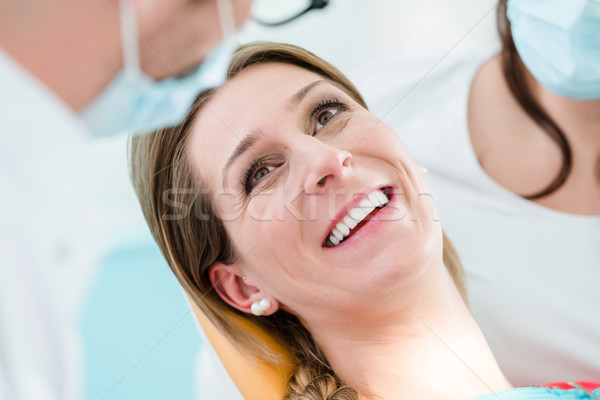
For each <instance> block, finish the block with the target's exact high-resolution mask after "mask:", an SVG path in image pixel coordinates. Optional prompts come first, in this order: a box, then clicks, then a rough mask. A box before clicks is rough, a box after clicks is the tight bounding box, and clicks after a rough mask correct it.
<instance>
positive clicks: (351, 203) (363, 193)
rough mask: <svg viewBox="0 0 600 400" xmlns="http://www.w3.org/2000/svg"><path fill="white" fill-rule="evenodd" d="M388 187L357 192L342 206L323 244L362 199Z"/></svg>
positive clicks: (383, 186) (329, 227) (380, 186)
mask: <svg viewBox="0 0 600 400" xmlns="http://www.w3.org/2000/svg"><path fill="white" fill-rule="evenodd" d="M386 187H390V186H389V185H379V186H374V187H370V188H368V189H364V190H361V191H359V192H355V193H354V194H353V195H352V199H351V200H350V201H348V202H347V203H346V204H344V205H343V206H342V208H341V209H340V210H339V211H338V212H337V214H336V215H335V218H334V219H333V220H332V221H331V223H330V224H329V226H328V228H327V231H326V232H325V237H324V238H323V240H322V241H321V243H325V241H326V240H327V238H328V237H329V235H330V234H331V231H332V230H333V228H335V226H336V225H337V224H338V223H339V222H340V221H341V220H342V219H343V218H344V217H345V216H346V215H348V213H349V212H350V210H352V208H354V207H355V206H357V205H358V204H359V203H360V202H361V200H362V199H364V198H366V197H367V196H368V195H369V194H370V193H372V192H373V191H375V190H382V189H384V188H386Z"/></svg>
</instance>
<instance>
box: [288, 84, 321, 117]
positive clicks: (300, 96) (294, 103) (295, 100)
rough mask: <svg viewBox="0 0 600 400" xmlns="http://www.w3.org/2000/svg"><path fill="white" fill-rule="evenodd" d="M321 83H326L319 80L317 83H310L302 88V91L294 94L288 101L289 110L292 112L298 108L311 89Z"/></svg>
mask: <svg viewBox="0 0 600 400" xmlns="http://www.w3.org/2000/svg"><path fill="white" fill-rule="evenodd" d="M323 82H328V81H327V80H325V79H320V80H318V81H314V82H311V83H309V84H308V85H306V86H304V87H303V88H302V89H300V90H298V91H297V92H296V94H294V95H293V96H292V98H291V99H290V103H289V104H290V109H292V110H294V109H296V108H298V106H299V105H300V103H302V100H304V98H305V97H306V95H307V94H308V92H310V90H311V89H312V88H314V87H315V86H317V85H318V84H320V83H323Z"/></svg>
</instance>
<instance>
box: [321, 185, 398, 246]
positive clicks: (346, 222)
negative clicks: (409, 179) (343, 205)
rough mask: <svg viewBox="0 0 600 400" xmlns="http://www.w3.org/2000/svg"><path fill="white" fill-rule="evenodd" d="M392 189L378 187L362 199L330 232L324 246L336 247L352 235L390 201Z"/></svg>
mask: <svg viewBox="0 0 600 400" xmlns="http://www.w3.org/2000/svg"><path fill="white" fill-rule="evenodd" d="M390 194H391V193H390V190H389V189H387V188H381V189H376V190H374V191H372V192H371V193H370V194H369V195H368V196H367V197H365V198H364V199H362V200H361V201H360V203H358V205H356V206H354V207H352V209H351V210H350V211H349V212H348V214H347V215H345V216H344V217H343V218H342V219H341V220H340V221H339V222H338V223H337V224H336V225H335V227H334V228H333V229H332V230H331V232H329V235H328V237H327V239H326V240H325V243H324V244H323V246H324V247H335V246H337V245H339V244H340V243H342V242H343V241H344V240H346V239H347V238H349V237H350V236H352V235H353V234H354V233H355V232H356V231H358V230H359V229H360V228H361V227H362V226H363V225H364V224H365V223H367V222H368V221H369V220H370V219H371V218H372V217H373V215H375V214H376V213H377V212H379V210H380V209H382V208H384V207H385V206H386V205H387V204H388V203H389V202H390Z"/></svg>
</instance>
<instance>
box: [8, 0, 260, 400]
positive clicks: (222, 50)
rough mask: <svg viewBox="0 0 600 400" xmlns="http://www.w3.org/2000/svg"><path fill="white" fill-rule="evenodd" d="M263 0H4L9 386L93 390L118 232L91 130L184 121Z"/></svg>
mask: <svg viewBox="0 0 600 400" xmlns="http://www.w3.org/2000/svg"><path fill="white" fill-rule="evenodd" d="M250 4H251V1H250V0H235V1H230V0H218V1H217V0H205V1H193V0H169V1H151V0H138V1H134V0H122V1H118V0H44V1H36V2H31V1H22V0H2V1H1V2H0V110H1V111H0V187H2V196H1V197H2V200H1V202H0V254H1V255H2V261H1V262H0V399H2V400H5V399H10V400H25V399H27V400H29V399H36V400H46V399H47V400H72V399H79V398H81V395H82V377H83V372H82V360H81V343H80V338H79V336H78V330H77V319H78V315H79V311H80V306H81V304H82V303H83V301H84V299H85V293H86V288H87V286H88V283H89V282H90V280H91V279H92V276H93V272H94V269H95V267H94V266H95V264H96V262H97V261H98V258H99V256H100V255H101V254H102V251H103V243H104V242H105V239H106V238H105V237H104V234H103V233H101V232H100V231H99V230H98V229H97V227H96V226H95V225H94V222H93V221H92V217H91V214H92V212H93V209H92V208H91V206H90V205H91V204H93V193H94V190H96V191H97V190H99V188H98V187H97V186H98V184H97V183H95V182H91V181H90V179H89V176H90V170H89V167H88V166H87V165H88V158H87V154H86V152H87V151H88V144H89V140H90V138H92V137H95V136H103V135H112V134H118V133H122V132H126V131H129V132H135V133H142V132H145V131H147V130H151V129H156V128H159V127H161V126H166V125H172V124H175V123H178V122H179V121H180V119H181V118H183V116H184V115H185V113H186V111H187V109H188V107H189V105H190V104H191V102H192V101H193V99H194V97H195V95H196V93H197V92H198V91H199V90H201V89H203V88H204V87H206V86H207V85H213V84H214V82H215V80H217V81H218V80H219V79H221V78H222V75H223V74H224V68H225V66H226V64H227V62H228V57H229V54H230V51H232V50H233V49H232V47H233V46H232V44H233V43H230V44H229V45H228V44H227V43H224V42H223V39H224V37H225V36H228V35H229V33H230V32H233V31H234V30H235V28H236V27H237V26H239V25H241V24H242V23H243V22H244V21H245V20H246V19H247V17H248V15H249V8H250ZM219 42H221V44H220V45H219V46H218V47H217V50H216V51H213V49H215V46H216V45H217V44H218V43H219Z"/></svg>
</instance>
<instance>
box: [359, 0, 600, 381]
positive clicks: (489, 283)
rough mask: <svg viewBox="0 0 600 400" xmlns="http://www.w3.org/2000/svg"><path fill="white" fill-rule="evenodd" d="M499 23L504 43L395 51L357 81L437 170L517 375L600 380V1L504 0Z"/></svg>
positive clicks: (493, 338)
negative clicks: (397, 56)
mask: <svg viewBox="0 0 600 400" xmlns="http://www.w3.org/2000/svg"><path fill="white" fill-rule="evenodd" d="M498 24H499V31H500V36H501V42H502V49H501V51H500V52H499V53H497V54H490V52H487V53H486V54H478V55H470V56H468V57H463V56H461V57H452V56H451V55H450V56H449V57H446V58H445V59H444V60H443V61H442V62H440V63H439V65H438V66H437V67H436V68H434V69H433V70H432V71H431V73H426V71H427V70H428V69H429V68H430V67H431V65H432V63H429V64H424V65H422V66H421V67H422V68H414V69H412V71H410V68H407V65H406V62H403V64H402V65H398V63H393V62H392V63H390V64H389V65H385V66H379V67H376V68H373V69H371V70H370V71H369V74H368V76H364V77H363V78H361V79H358V80H357V82H358V86H359V88H361V89H362V91H363V93H364V95H365V98H366V100H367V102H368V103H369V104H370V105H371V109H372V110H374V112H375V113H376V114H378V115H379V116H382V117H383V120H384V121H385V122H386V123H388V124H389V125H391V126H392V127H393V128H394V129H395V130H396V132H398V134H399V135H400V137H401V138H402V139H403V141H404V142H405V144H406V146H407V148H408V149H409V151H410V152H411V153H412V154H413V156H414V157H415V159H416V160H417V162H419V163H422V164H424V165H425V166H426V167H427V168H428V169H429V173H428V175H427V181H428V184H429V185H430V188H431V190H432V194H433V197H434V201H435V203H436V207H437V210H438V212H439V217H440V220H442V221H443V226H444V229H445V231H446V233H447V234H448V236H449V237H450V239H451V240H452V241H453V242H454V244H455V245H456V248H457V251H458V253H459V256H460V257H461V259H462V261H463V264H464V267H465V270H466V273H467V278H468V281H467V287H468V290H469V298H470V300H471V306H472V309H473V313H474V315H475V317H476V319H477V322H478V323H479V324H480V326H481V327H482V330H483V332H484V334H485V336H486V338H487V340H488V342H489V344H490V347H491V348H492V351H493V352H494V354H495V356H496V358H497V360H498V363H499V365H500V367H501V368H502V370H503V372H504V373H505V374H506V376H507V378H508V379H509V380H510V381H511V383H512V384H513V385H516V386H523V385H531V384H539V383H542V382H549V381H556V380H560V379H565V377H575V376H576V377H578V378H580V379H597V378H598V377H599V376H600V346H599V345H598V343H599V338H600V319H599V318H598V317H597V316H598V310H599V309H600V291H598V282H600V1H598V0H570V1H562V0H537V1H533V0H508V1H506V0H502V1H500V3H499V8H498ZM399 71H402V73H399ZM398 77H401V78H398ZM355 81H356V80H355ZM400 99H402V100H400Z"/></svg>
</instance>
